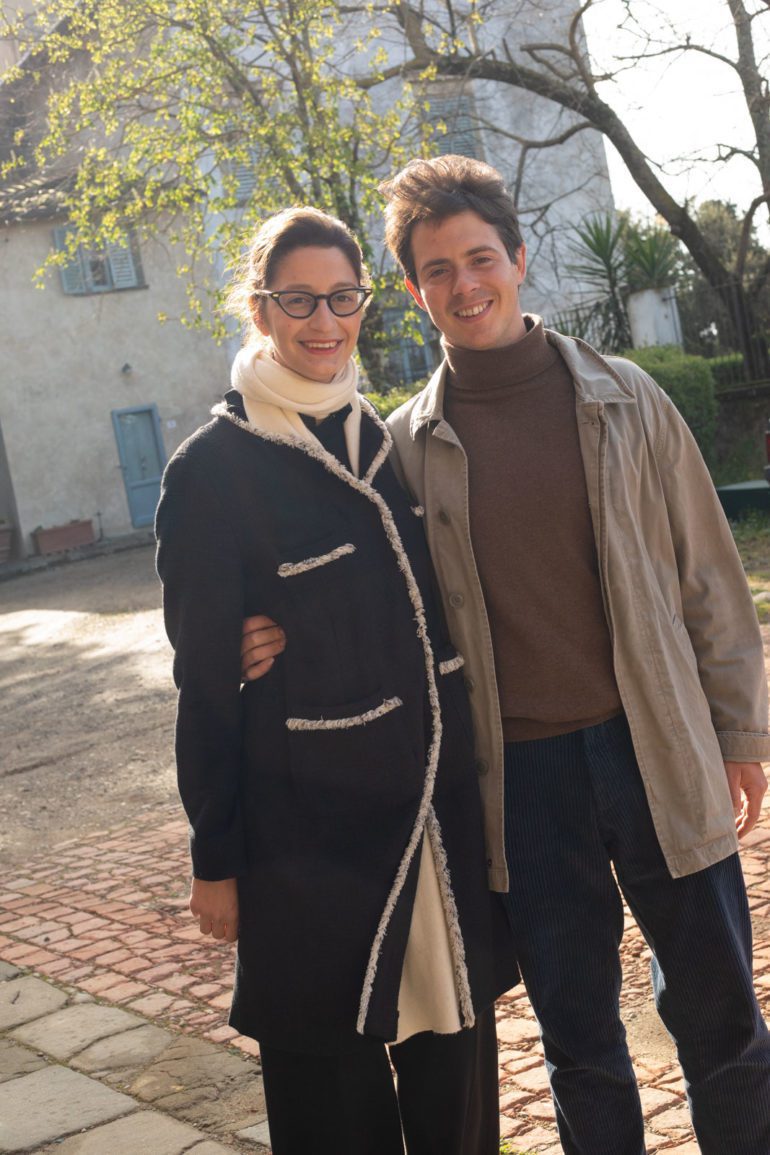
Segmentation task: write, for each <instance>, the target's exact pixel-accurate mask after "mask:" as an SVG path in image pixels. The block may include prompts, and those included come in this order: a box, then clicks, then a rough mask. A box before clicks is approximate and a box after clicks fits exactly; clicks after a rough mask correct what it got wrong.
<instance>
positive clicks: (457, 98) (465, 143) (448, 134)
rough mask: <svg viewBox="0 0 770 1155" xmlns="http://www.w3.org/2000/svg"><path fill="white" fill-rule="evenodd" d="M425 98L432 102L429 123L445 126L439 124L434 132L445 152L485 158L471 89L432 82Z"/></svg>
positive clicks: (476, 158) (435, 142)
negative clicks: (466, 90) (460, 88)
mask: <svg viewBox="0 0 770 1155" xmlns="http://www.w3.org/2000/svg"><path fill="white" fill-rule="evenodd" d="M425 98H426V100H427V102H428V104H429V105H430V107H429V109H428V110H427V113H426V119H427V120H428V123H429V124H433V125H438V124H441V125H442V126H443V127H442V128H441V129H438V128H436V130H435V132H434V135H433V143H434V144H435V145H436V147H437V149H438V150H439V151H440V152H441V153H444V154H447V153H452V154H454V155H455V156H470V157H473V158H474V159H475V160H481V159H483V158H482V156H481V147H480V144H479V138H478V130H477V128H476V123H475V116H474V108H473V98H472V96H471V95H470V93H468V92H463V91H460V90H458V89H457V88H456V87H455V86H454V85H453V84H452V83H451V82H449V83H444V84H441V85H432V86H430V87H429V88H428V91H427V92H426V93H425Z"/></svg>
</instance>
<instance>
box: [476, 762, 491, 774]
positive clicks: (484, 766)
mask: <svg viewBox="0 0 770 1155" xmlns="http://www.w3.org/2000/svg"><path fill="white" fill-rule="evenodd" d="M476 773H477V774H478V776H479V778H483V777H484V775H485V774H488V773H489V763H488V762H487V760H486V758H477V759H476Z"/></svg>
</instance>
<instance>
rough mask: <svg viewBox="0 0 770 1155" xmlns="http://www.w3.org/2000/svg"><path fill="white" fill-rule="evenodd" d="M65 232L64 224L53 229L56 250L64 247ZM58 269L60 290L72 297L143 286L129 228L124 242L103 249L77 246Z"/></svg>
mask: <svg viewBox="0 0 770 1155" xmlns="http://www.w3.org/2000/svg"><path fill="white" fill-rule="evenodd" d="M68 232H69V228H68V226H67V225H63V226H61V227H59V228H56V229H54V231H53V242H54V247H55V248H56V250H57V252H64V251H65V250H66V248H67V234H68ZM59 272H60V274H61V283H62V288H63V289H64V292H65V293H67V294H69V295H72V296H83V295H85V294H88V293H114V292H117V291H119V290H120V289H141V288H144V285H145V281H144V275H143V273H142V263H141V260H140V257H139V247H138V245H137V242H136V235H135V234H134V232H133V230H130V231H129V233H128V234H127V236H126V239H125V240H124V241H112V242H110V243H109V244H107V245H105V246H104V248H103V249H88V248H86V247H85V246H84V245H79V246H78V248H77V249H76V251H75V253H74V255H73V257H72V259H71V260H69V261H68V262H67V264H66V265H62V266H61V268H60V269H59Z"/></svg>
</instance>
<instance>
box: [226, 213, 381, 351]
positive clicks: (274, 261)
mask: <svg viewBox="0 0 770 1155" xmlns="http://www.w3.org/2000/svg"><path fill="white" fill-rule="evenodd" d="M307 245H312V246H316V247H318V248H323V249H340V250H341V251H342V252H343V253H344V254H345V256H346V257H347V259H348V260H349V261H350V263H351V265H352V266H353V272H354V273H355V277H356V282H357V283H358V284H359V285H363V286H364V287H365V288H369V287H370V285H371V279H370V277H369V273H368V271H367V268H366V265H365V264H364V256H363V253H362V252H361V246H360V245H359V243H358V241H357V240H356V238H355V236H354V235H353V233H352V232H351V231H350V229H349V228H348V226H347V225H346V224H343V222H342V221H340V220H337V218H336V217H332V216H329V214H328V213H324V212H322V211H321V210H320V209H316V208H312V207H311V206H309V205H294V206H293V207H292V208H288V209H283V210H282V211H281V212H279V213H276V214H275V216H272V217H268V219H267V220H266V221H265V222H264V223H263V224H262V225H260V227H259V229H257V232H256V235H255V237H254V239H253V241H252V242H251V245H250V247H249V251H248V253H247V254H246V256H244V257H243V259H242V260H241V261H240V263H239V264H238V266H237V267H236V269H235V273H234V275H233V278H232V281H231V283H230V288H229V290H228V292H227V296H226V298H225V306H226V309H227V311H228V312H229V313H232V314H233V315H234V316H236V317H238V318H240V320H241V321H242V322H243V326H244V331H245V333H246V334H247V335H252V333H253V325H254V314H255V311H257V310H260V309H262V308H264V304H263V302H262V301H261V300H260V298H259V297H255V296H254V290H255V289H270V288H272V281H273V279H274V277H275V274H276V271H277V268H278V265H279V264H280V262H281V260H282V258H283V257H285V256H286V255H287V254H288V253H290V252H292V251H293V250H294V249H300V248H305V247H306V246H307Z"/></svg>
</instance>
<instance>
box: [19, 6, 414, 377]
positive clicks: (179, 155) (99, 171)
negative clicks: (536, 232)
mask: <svg viewBox="0 0 770 1155" xmlns="http://www.w3.org/2000/svg"><path fill="white" fill-rule="evenodd" d="M6 7H7V6H6ZM14 35H15V36H16V38H17V40H18V41H19V44H20V47H21V50H22V56H21V59H20V63H19V65H18V66H17V67H16V68H15V69H14V71H13V72H12V73H10V74H7V75H6V76H5V77H4V78H3V83H2V85H0V140H4V141H5V147H4V149H3V150H2V151H0V162H2V168H1V169H0V181H1V182H2V185H3V188H2V189H1V190H0V212H2V215H4V216H5V217H6V219H13V213H14V211H17V212H19V213H22V212H23V207H24V203H25V198H29V197H30V196H35V195H37V196H40V195H41V193H45V195H47V196H49V198H52V199H53V200H54V202H55V204H56V205H57V206H59V207H60V209H61V211H62V213H64V214H66V215H67V217H68V219H69V222H70V225H71V229H70V232H69V236H70V243H71V246H72V251H74V249H75V248H76V246H77V245H78V244H86V245H89V246H92V247H94V246H100V245H104V244H106V243H109V242H110V241H114V240H115V239H117V238H118V237H119V236H120V235H121V234H122V233H123V232H124V231H125V229H126V228H127V227H133V228H134V229H135V230H136V231H137V233H138V234H139V235H140V236H143V235H144V236H146V235H148V234H152V233H159V232H160V233H162V234H163V235H164V236H165V237H167V238H168V239H169V240H170V241H171V242H175V243H177V244H178V245H179V251H181V252H182V253H184V254H185V256H184V257H183V259H182V261H181V263H180V272H181V273H192V274H193V275H191V276H189V277H188V278H187V283H188V285H189V301H188V315H187V317H186V321H187V322H188V323H193V324H194V323H204V322H205V323H209V322H208V321H207V318H209V317H210V315H211V314H210V304H211V295H212V294H213V293H215V292H216V291H217V290H218V289H219V288H220V287H221V283H222V265H223V262H224V263H228V262H230V261H232V260H234V259H235V258H236V257H237V255H238V254H239V252H240V251H241V249H242V246H243V241H244V237H245V236H246V235H248V233H249V231H250V230H251V228H252V226H253V225H254V224H255V223H256V222H257V221H259V220H261V219H263V218H264V217H265V216H266V215H268V214H270V213H271V212H274V211H276V210H277V209H279V208H283V207H286V206H287V205H289V204H292V203H312V204H314V205H316V206H318V207H320V208H323V209H326V210H327V211H329V212H331V213H333V214H334V215H336V216H338V217H340V218H341V219H342V220H344V221H345V222H346V223H347V224H348V225H349V226H350V227H351V228H352V229H353V230H354V231H355V232H356V234H357V235H358V237H359V238H360V240H361V242H362V244H363V246H364V249H365V255H366V257H367V262H368V264H369V265H370V267H372V268H373V271H374V272H375V274H377V272H378V270H377V269H376V268H374V262H373V260H372V257H373V254H372V252H371V250H370V249H368V246H369V242H368V240H367V234H368V232H369V230H368V229H367V220H368V218H369V217H370V216H374V215H375V214H377V215H379V203H378V201H377V199H376V186H377V183H378V180H379V179H380V178H381V176H382V175H383V173H385V172H388V171H390V170H392V169H393V168H394V167H395V166H398V165H399V164H401V163H403V162H404V161H405V160H406V159H408V156H410V155H414V153H415V152H416V151H418V150H419V148H420V147H421V142H422V139H423V136H424V130H422V129H421V128H420V127H419V124H418V119H419V118H418V117H416V116H415V115H414V107H413V102H412V98H411V96H410V93H409V91H408V89H406V88H405V87H404V86H403V85H402V84H401V83H400V82H398V81H395V82H394V85H395V87H394V88H393V91H392V96H393V99H391V100H388V101H387V103H386V102H385V101H380V103H379V104H378V105H375V103H374V102H373V100H372V88H373V87H375V86H377V83H378V81H379V80H380V77H381V73H382V70H383V69H384V68H385V66H386V63H387V61H386V56H385V53H384V52H383V51H382V49H381V48H380V45H379V32H378V27H377V26H376V22H373V21H372V20H371V18H370V16H369V14H368V13H367V10H366V7H365V6H359V7H358V10H357V11H354V12H352V11H351V12H348V13H346V14H343V11H342V10H341V8H340V7H339V6H337V5H334V4H330V3H328V2H325V0H254V2H253V3H249V4H245V3H242V2H240V3H239V2H233V0H216V2H214V0H179V2H175V0H43V2H42V3H40V4H39V5H38V6H37V7H36V9H35V10H34V11H33V13H32V15H31V16H30V15H27V16H26V17H25V18H24V19H21V20H20V21H19V23H18V24H17V26H16V28H15V30H14ZM362 76H365V77H366V82H365V83H360V82H359V78H360V77H362ZM387 91H388V90H387V89H386V92H387ZM0 147H2V146H0ZM367 250H368V251H367ZM66 258H67V254H66V253H60V254H58V255H57V254H52V256H51V258H50V261H51V262H54V263H56V262H57V261H58V262H63V261H64V260H66ZM380 276H382V274H380ZM217 325H218V332H219V334H220V335H221V334H222V332H223V327H222V322H221V321H219V322H217ZM386 345H387V341H386V336H385V334H384V333H383V326H382V320H381V313H380V311H379V310H378V308H377V306H376V304H375V306H374V307H373V308H372V309H370V310H369V311H368V314H367V318H366V321H365V325H364V331H363V334H362V340H361V346H360V349H361V355H362V358H363V360H364V363H365V365H366V368H367V369H368V371H369V375H370V377H371V379H372V380H373V381H374V382H375V383H376V382H378V381H379V380H381V379H382V369H383V366H384V356H385V352H386Z"/></svg>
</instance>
